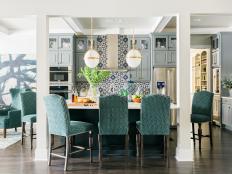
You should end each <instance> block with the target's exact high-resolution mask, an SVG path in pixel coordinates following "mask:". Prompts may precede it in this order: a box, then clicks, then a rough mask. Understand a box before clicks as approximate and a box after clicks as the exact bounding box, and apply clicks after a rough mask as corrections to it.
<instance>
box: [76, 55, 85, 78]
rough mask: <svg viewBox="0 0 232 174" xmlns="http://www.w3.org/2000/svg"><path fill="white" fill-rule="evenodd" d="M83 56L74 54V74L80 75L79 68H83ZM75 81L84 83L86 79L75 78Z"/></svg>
mask: <svg viewBox="0 0 232 174" xmlns="http://www.w3.org/2000/svg"><path fill="white" fill-rule="evenodd" d="M84 55H85V53H76V74H78V73H80V72H81V68H84V67H85V61H84ZM77 81H86V79H85V78H84V77H78V76H77Z"/></svg>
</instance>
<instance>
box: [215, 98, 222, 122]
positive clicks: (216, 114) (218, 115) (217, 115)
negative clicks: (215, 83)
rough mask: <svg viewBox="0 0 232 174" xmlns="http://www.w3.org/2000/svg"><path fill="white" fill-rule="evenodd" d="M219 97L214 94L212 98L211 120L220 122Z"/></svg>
mask: <svg viewBox="0 0 232 174" xmlns="http://www.w3.org/2000/svg"><path fill="white" fill-rule="evenodd" d="M220 115H221V99H220V96H217V95H215V96H214V98H213V120H214V121H217V122H219V123H221V117H220Z"/></svg>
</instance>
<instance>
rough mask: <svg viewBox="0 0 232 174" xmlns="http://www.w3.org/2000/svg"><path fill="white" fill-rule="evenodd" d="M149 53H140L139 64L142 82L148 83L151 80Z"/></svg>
mask: <svg viewBox="0 0 232 174" xmlns="http://www.w3.org/2000/svg"><path fill="white" fill-rule="evenodd" d="M150 57H151V56H150V52H147V51H146V52H142V62H141V71H142V80H146V81H150V78H151V61H150Z"/></svg>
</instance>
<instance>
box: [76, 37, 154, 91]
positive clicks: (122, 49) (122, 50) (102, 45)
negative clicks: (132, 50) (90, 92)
mask: <svg viewBox="0 0 232 174" xmlns="http://www.w3.org/2000/svg"><path fill="white" fill-rule="evenodd" d="M118 48H119V49H118V67H119V68H121V69H122V68H127V67H128V65H127V63H126V54H127V52H128V38H127V36H125V35H119V36H118ZM106 49H107V36H98V37H97V50H98V52H99V54H100V63H99V68H106V62H107V52H106ZM129 77H130V75H129V72H112V73H111V76H110V77H109V78H108V79H106V80H105V81H103V82H102V83H101V84H100V85H99V91H100V94H101V95H109V94H115V93H118V92H119V91H120V90H121V89H124V88H127V89H128V91H129V92H130V93H131V94H134V93H135V92H136V91H137V90H138V89H139V90H140V92H142V93H144V94H148V93H150V82H149V81H136V82H133V83H131V82H128V81H130V79H129ZM76 88H77V91H78V92H79V91H80V90H81V89H82V88H85V89H88V88H89V84H88V82H78V83H77V86H76Z"/></svg>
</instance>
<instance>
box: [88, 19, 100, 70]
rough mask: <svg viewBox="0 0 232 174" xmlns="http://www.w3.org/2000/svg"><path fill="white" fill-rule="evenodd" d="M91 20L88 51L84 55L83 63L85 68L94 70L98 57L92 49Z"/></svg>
mask: <svg viewBox="0 0 232 174" xmlns="http://www.w3.org/2000/svg"><path fill="white" fill-rule="evenodd" d="M92 25H93V19H92V17H91V36H90V37H91V39H90V49H89V50H88V51H87V52H86V53H85V55H84V61H85V64H86V66H88V67H89V68H95V67H96V66H97V65H98V63H99V58H100V55H99V53H98V52H97V51H96V50H94V49H93V31H92V30H93V26H92Z"/></svg>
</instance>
